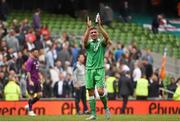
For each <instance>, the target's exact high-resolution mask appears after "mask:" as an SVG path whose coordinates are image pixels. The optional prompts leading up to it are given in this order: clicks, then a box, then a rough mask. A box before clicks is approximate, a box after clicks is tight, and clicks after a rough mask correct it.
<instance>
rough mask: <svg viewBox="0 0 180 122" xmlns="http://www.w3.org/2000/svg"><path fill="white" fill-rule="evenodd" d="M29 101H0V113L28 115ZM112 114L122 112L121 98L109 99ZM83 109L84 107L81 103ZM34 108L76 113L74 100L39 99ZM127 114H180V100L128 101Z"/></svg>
mask: <svg viewBox="0 0 180 122" xmlns="http://www.w3.org/2000/svg"><path fill="white" fill-rule="evenodd" d="M26 104H27V101H12V102H9V101H0V115H26V114H27V111H26V110H25V109H24V106H25V105H26ZM108 105H109V109H110V111H111V114H120V109H121V106H122V101H121V100H116V101H109V102H108ZM80 107H81V110H82V108H83V106H82V104H81V105H80ZM33 110H34V112H35V113H36V114H38V115H63V114H66V115H67V114H76V109H75V102H74V101H73V100H68V101H65V100H60V101H58V100H55V101H38V102H37V103H36V104H35V105H34V106H33ZM96 112H97V114H103V113H104V109H103V105H102V103H101V101H99V100H98V101H97V102H96ZM125 113H126V114H144V115H146V114H180V101H128V105H127V108H126V110H125Z"/></svg>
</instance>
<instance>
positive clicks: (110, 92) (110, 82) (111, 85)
mask: <svg viewBox="0 0 180 122" xmlns="http://www.w3.org/2000/svg"><path fill="white" fill-rule="evenodd" d="M114 75H115V74H114V73H111V74H110V76H107V78H106V89H107V97H108V100H115V99H116V94H115V89H116V86H115V85H116V84H115V83H116V77H115V76H114Z"/></svg>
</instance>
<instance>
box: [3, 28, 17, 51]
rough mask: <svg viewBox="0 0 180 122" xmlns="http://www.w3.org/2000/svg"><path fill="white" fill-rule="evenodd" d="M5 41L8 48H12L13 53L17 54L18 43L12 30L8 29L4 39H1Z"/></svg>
mask: <svg viewBox="0 0 180 122" xmlns="http://www.w3.org/2000/svg"><path fill="white" fill-rule="evenodd" d="M3 40H5V41H6V43H7V46H8V48H12V49H13V51H15V52H17V51H18V50H19V49H20V48H19V41H18V39H17V38H16V35H15V31H14V29H10V30H9V32H8V34H7V35H6V37H4V38H3Z"/></svg>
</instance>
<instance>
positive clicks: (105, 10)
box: [100, 3, 113, 28]
mask: <svg viewBox="0 0 180 122" xmlns="http://www.w3.org/2000/svg"><path fill="white" fill-rule="evenodd" d="M100 16H101V18H102V22H103V24H105V25H107V26H109V27H111V28H112V25H111V24H112V20H113V10H112V8H111V7H110V6H108V5H107V4H103V3H100Z"/></svg>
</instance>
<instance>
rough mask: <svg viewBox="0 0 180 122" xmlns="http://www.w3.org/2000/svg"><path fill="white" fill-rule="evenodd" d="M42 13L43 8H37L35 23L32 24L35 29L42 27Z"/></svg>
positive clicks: (33, 20)
mask: <svg viewBox="0 0 180 122" xmlns="http://www.w3.org/2000/svg"><path fill="white" fill-rule="evenodd" d="M40 13H41V10H40V9H37V10H36V11H35V13H34V15H33V18H32V24H33V25H32V26H33V28H34V29H35V30H39V29H40V27H41V18H40Z"/></svg>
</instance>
